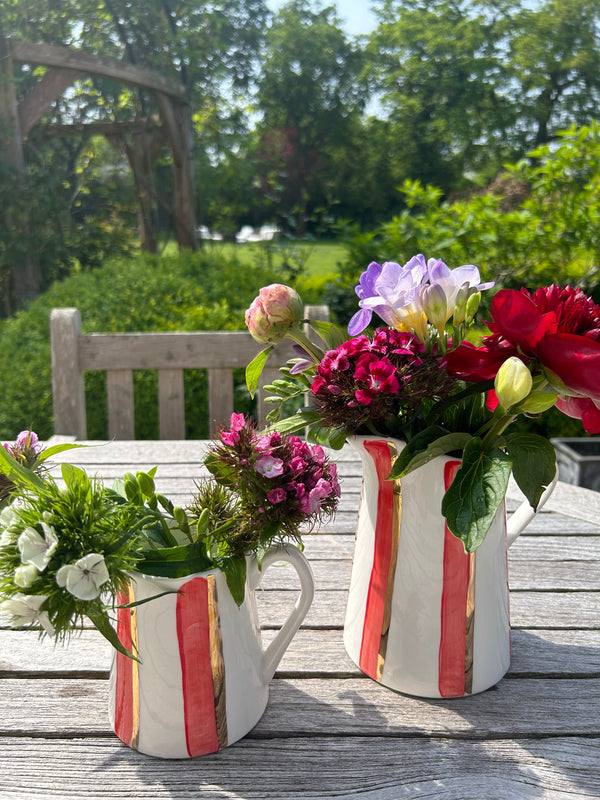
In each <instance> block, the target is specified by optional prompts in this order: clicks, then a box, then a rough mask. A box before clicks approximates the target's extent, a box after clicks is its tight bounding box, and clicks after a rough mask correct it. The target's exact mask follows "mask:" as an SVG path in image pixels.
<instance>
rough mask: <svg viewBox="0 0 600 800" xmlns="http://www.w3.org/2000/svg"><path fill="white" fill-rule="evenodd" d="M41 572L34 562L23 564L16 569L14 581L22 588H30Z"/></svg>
mask: <svg viewBox="0 0 600 800" xmlns="http://www.w3.org/2000/svg"><path fill="white" fill-rule="evenodd" d="M39 574H40V573H39V572H38V570H37V569H36V567H34V565H33V564H22V565H21V566H20V567H17V568H16V570H15V575H14V581H15V583H16V585H17V586H19V587H20V588H21V589H28V588H29V587H30V586H31V584H32V583H33V582H34V581H35V579H36V578H37V576H38V575H39Z"/></svg>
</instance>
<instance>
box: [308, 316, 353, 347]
mask: <svg viewBox="0 0 600 800" xmlns="http://www.w3.org/2000/svg"><path fill="white" fill-rule="evenodd" d="M308 324H309V325H310V327H311V328H312V329H313V331H315V333H318V334H319V336H320V337H321V339H323V341H324V342H325V344H326V345H327V347H328V348H329V350H335V348H336V347H339V346H340V345H341V344H343V343H344V342H346V341H347V340H348V332H347V331H346V329H345V328H341V327H340V326H339V325H334V323H333V322H324V321H323V320H318V319H314V320H313V319H311V320H309V322H308Z"/></svg>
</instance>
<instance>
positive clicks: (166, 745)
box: [109, 546, 314, 758]
mask: <svg viewBox="0 0 600 800" xmlns="http://www.w3.org/2000/svg"><path fill="white" fill-rule="evenodd" d="M279 561H285V562H289V563H291V564H292V566H293V567H294V568H295V570H296V572H297V573H298V577H299V579H300V592H299V596H298V599H297V601H296V605H295V607H294V608H293V610H292V611H291V613H290V615H289V616H288V618H287V620H286V621H285V623H284V624H283V626H282V627H281V629H280V630H279V632H278V633H277V635H276V636H275V638H274V639H273V640H272V641H271V642H270V644H269V645H268V647H267V648H266V649H263V646H262V643H261V633H260V627H259V623H258V615H257V609H256V601H255V590H256V589H257V588H258V586H259V584H260V582H261V580H262V577H263V575H264V573H265V571H266V570H267V569H268V568H269V566H270V565H271V564H273V563H275V562H279ZM164 592H167V594H163V593H164ZM313 593H314V586H313V579H312V571H311V569H310V566H309V564H308V562H307V561H306V559H305V557H304V556H303V555H302V553H301V552H300V551H299V550H298V549H297V548H296V547H293V546H286V547H283V546H278V547H273V548H271V549H270V550H268V551H267V553H266V554H265V556H264V558H263V561H262V569H261V570H260V571H259V569H258V566H257V561H256V558H254V557H248V559H247V578H246V594H245V599H244V602H243V603H242V605H241V606H240V607H238V606H237V605H236V603H235V601H234V599H233V597H232V595H231V593H230V591H229V589H228V587H227V582H226V580H225V575H224V574H223V573H222V572H221V571H220V570H218V569H213V570H210V571H207V572H201V573H197V574H194V575H189V576H187V577H185V578H177V579H175V578H157V577H153V576H149V575H142V574H140V573H132V576H131V583H130V587H129V594H128V595H125V596H122V597H120V601H121V602H120V604H121V605H125V604H127V603H131V602H136V603H139V601H143V600H147V599H148V598H155V599H153V600H150V601H149V602H147V603H142V604H140V605H136V606H134V607H133V608H120V609H119V610H118V620H117V633H118V635H119V638H120V639H121V642H122V643H123V644H124V645H125V646H126V647H127V648H128V649H129V650H130V652H136V653H138V656H139V662H137V661H134V660H132V659H130V658H127V657H126V656H124V655H122V654H121V653H118V652H115V656H114V660H113V664H112V668H111V674H110V701H109V702H110V705H109V716H110V721H111V724H112V726H113V729H114V731H115V733H116V734H117V736H118V737H119V738H120V739H122V740H123V741H124V742H125V743H126V744H128V745H129V746H130V747H132V748H134V749H135V750H139V751H140V752H142V753H146V754H147V755H151V756H159V757H162V758H190V757H193V756H200V755H204V754H207V753H213V752H215V751H217V750H220V749H222V748H223V747H226V746H227V745H230V744H233V742H236V741H237V740H238V739H240V738H242V737H243V736H245V735H246V734H247V733H248V732H249V731H250V730H251V729H252V728H253V727H254V726H255V725H256V723H257V722H258V721H259V719H260V718H261V716H262V715H263V713H264V711H265V709H266V706H267V701H268V696H269V681H270V680H271V678H272V677H273V674H274V672H275V669H276V667H277V665H278V663H279V661H280V659H281V657H282V655H283V653H284V652H285V650H286V648H287V646H288V645H289V643H290V641H291V640H292V637H293V636H294V634H295V633H296V631H297V630H298V628H299V627H300V624H301V622H302V620H303V619H304V617H305V616H306V613H307V611H308V609H309V607H310V604H311V602H312V598H313ZM161 594H162V595H163V596H160V597H157V595H161Z"/></svg>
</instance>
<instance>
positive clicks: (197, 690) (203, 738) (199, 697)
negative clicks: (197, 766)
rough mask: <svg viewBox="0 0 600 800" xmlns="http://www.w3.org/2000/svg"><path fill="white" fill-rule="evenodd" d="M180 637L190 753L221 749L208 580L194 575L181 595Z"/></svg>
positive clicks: (178, 634)
mask: <svg viewBox="0 0 600 800" xmlns="http://www.w3.org/2000/svg"><path fill="white" fill-rule="evenodd" d="M176 616H177V638H178V641H179V655H180V659H181V682H182V691H183V711H184V721H185V738H186V745H187V750H188V753H189V754H190V756H200V755H204V754H205V753H214V752H215V751H217V750H218V749H219V741H218V738H217V728H216V722H215V700H214V694H213V679H212V666H211V659H210V620H209V616H208V583H207V581H206V579H205V578H192V580H190V581H188V582H187V583H185V584H184V585H183V586H182V587H181V589H180V590H179V594H178V595H177V610H176Z"/></svg>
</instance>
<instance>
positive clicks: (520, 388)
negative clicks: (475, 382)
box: [494, 356, 533, 409]
mask: <svg viewBox="0 0 600 800" xmlns="http://www.w3.org/2000/svg"><path fill="white" fill-rule="evenodd" d="M532 384H533V379H532V377H531V372H530V371H529V369H528V368H527V367H526V366H525V364H524V363H523V362H522V361H521V359H520V358H517V357H516V356H511V357H510V358H507V359H506V361H505V362H504V363H503V364H502V366H501V367H500V369H499V370H498V372H497V373H496V378H495V380H494V390H495V392H496V397H497V398H498V402H499V403H500V405H501V406H502V408H505V409H506V408H511V406H514V405H516V404H517V403H520V402H521V401H522V400H524V399H525V398H526V397H527V395H528V394H529V392H530V391H531V387H532Z"/></svg>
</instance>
